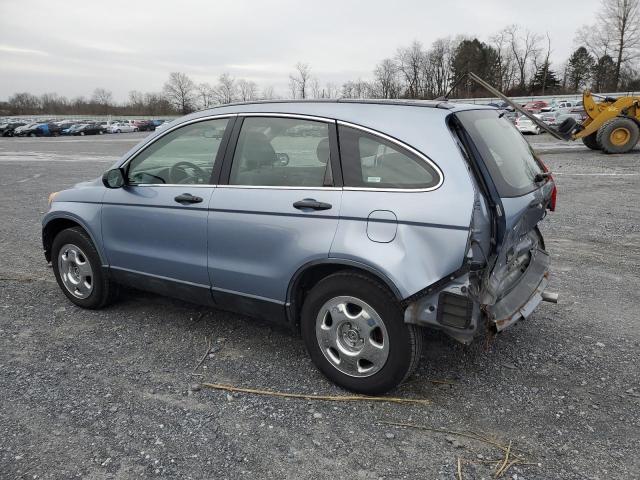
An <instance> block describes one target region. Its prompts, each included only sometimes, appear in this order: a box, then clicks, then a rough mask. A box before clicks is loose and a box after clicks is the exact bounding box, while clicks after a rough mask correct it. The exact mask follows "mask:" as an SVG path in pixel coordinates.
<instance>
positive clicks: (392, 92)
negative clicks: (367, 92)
mask: <svg viewBox="0 0 640 480" xmlns="http://www.w3.org/2000/svg"><path fill="white" fill-rule="evenodd" d="M373 75H374V90H375V96H376V97H380V98H398V97H399V96H400V88H401V85H400V78H399V76H398V65H396V62H394V61H393V60H392V59H390V58H385V59H384V60H382V61H381V62H380V63H379V64H378V65H377V66H376V68H375V70H374V71H373Z"/></svg>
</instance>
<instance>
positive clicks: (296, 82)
mask: <svg viewBox="0 0 640 480" xmlns="http://www.w3.org/2000/svg"><path fill="white" fill-rule="evenodd" d="M575 43H576V45H578V46H577V48H576V49H575V50H574V51H573V52H572V53H571V55H570V56H569V58H568V59H567V60H566V61H565V62H564V63H561V64H557V65H553V64H552V63H551V60H550V58H551V54H552V52H553V45H552V41H551V37H550V36H549V34H548V33H547V34H545V35H540V34H538V33H535V32H532V31H530V30H527V29H523V28H522V27H520V26H518V25H509V26H507V27H505V28H504V29H502V30H500V31H499V32H497V33H495V34H494V35H491V36H490V37H489V38H488V39H486V40H485V41H483V40H481V39H479V38H476V37H469V36H464V35H459V36H456V37H445V38H439V39H437V40H435V41H434V42H433V43H432V44H431V45H430V46H428V47H425V46H424V45H423V44H422V43H421V42H419V41H417V40H416V41H414V42H412V43H411V44H410V45H408V46H402V47H400V48H398V49H397V50H396V52H395V54H394V55H393V56H391V57H389V58H385V59H383V60H381V61H380V62H379V63H378V64H377V65H376V66H375V68H374V69H373V72H372V76H371V78H370V79H365V80H363V79H357V80H349V81H346V82H344V83H343V84H342V85H337V84H334V83H331V82H326V83H321V81H320V80H319V79H318V78H317V77H316V76H315V75H314V74H313V72H312V69H311V67H310V66H309V65H308V64H306V63H302V62H300V63H298V64H297V65H296V66H295V68H294V70H293V72H292V73H291V74H290V75H289V88H288V91H287V92H283V94H282V95H278V94H277V93H276V92H275V90H274V88H273V87H270V86H267V87H263V88H260V87H259V86H258V85H257V84H256V83H255V82H254V81H252V80H247V79H243V78H234V77H233V76H231V75H230V74H229V73H223V74H222V75H220V77H219V78H218V81H217V83H215V84H213V85H212V84H209V83H206V82H204V83H196V82H195V81H194V80H192V79H191V78H190V77H189V76H188V75H187V74H185V73H182V72H172V73H170V74H169V78H168V79H167V81H166V82H165V84H164V87H163V89H162V91H161V92H157V93H143V92H138V91H131V92H129V98H128V100H127V101H125V102H123V103H116V102H114V100H113V95H112V93H111V92H109V91H108V90H106V89H103V88H97V89H95V91H94V92H93V95H92V96H91V97H90V98H88V99H87V98H84V97H78V98H75V99H71V100H69V99H67V98H65V97H61V96H58V95H57V94H55V93H47V94H44V95H40V96H35V95H32V94H30V93H16V94H14V95H13V96H11V97H10V98H9V99H8V101H7V102H4V104H2V103H0V112H1V111H3V112H6V113H8V114H16V115H19V114H38V113H43V114H78V115H82V114H87V115H88V114H113V115H175V114H185V113H189V112H192V111H194V110H197V109H203V108H209V107H212V106H215V105H224V104H229V103H232V102H238V101H240V102H242V101H252V100H269V99H276V98H283V99H286V98H291V99H310V98H318V99H320V98H354V99H356V98H383V99H393V98H408V99H429V98H436V97H439V96H442V95H445V94H446V93H448V92H449V90H450V89H452V92H451V97H452V98H474V97H486V96H488V94H487V92H486V91H484V90H483V89H482V88H481V87H480V86H478V85H476V84H475V83H473V82H472V81H470V80H466V79H465V78H464V75H465V74H466V73H467V72H469V71H472V72H474V73H476V74H477V75H479V76H480V77H482V78H484V79H485V80H486V81H488V82H489V83H490V84H492V85H494V86H495V87H496V88H498V90H500V91H502V92H504V93H506V94H507V95H509V96H524V95H545V94H546V95H550V94H565V93H579V92H581V91H582V90H583V89H585V88H590V89H591V90H592V91H594V92H614V91H632V90H640V72H639V70H638V66H639V65H638V59H639V58H640V0H602V4H601V8H600V11H599V12H598V15H597V22H596V23H594V24H593V25H587V26H583V27H582V28H580V29H579V30H578V31H577V32H576V35H575Z"/></svg>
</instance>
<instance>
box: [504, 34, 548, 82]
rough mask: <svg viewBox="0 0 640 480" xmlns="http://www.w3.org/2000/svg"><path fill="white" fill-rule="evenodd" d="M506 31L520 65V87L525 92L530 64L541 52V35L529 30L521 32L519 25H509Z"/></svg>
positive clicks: (514, 56) (511, 48) (518, 65)
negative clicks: (539, 44)
mask: <svg viewBox="0 0 640 480" xmlns="http://www.w3.org/2000/svg"><path fill="white" fill-rule="evenodd" d="M504 33H505V34H506V36H507V38H508V39H509V48H510V50H511V53H512V54H513V58H514V60H515V62H516V65H517V67H518V73H519V83H518V87H519V89H520V90H521V91H522V92H524V91H525V90H526V88H527V73H528V70H529V67H530V64H531V63H532V60H533V59H534V58H536V56H537V55H538V53H539V46H538V43H539V41H540V37H539V36H538V35H537V34H535V33H532V32H530V31H529V30H525V31H524V32H521V31H520V28H519V27H518V26H517V25H511V26H509V27H507V28H506V29H505V31H504ZM534 70H535V66H534Z"/></svg>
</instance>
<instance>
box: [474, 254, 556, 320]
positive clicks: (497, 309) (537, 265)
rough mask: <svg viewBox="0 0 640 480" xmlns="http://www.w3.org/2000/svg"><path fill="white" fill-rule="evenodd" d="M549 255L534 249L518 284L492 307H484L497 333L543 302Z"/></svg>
mask: <svg viewBox="0 0 640 480" xmlns="http://www.w3.org/2000/svg"><path fill="white" fill-rule="evenodd" d="M548 278H549V254H548V253H547V252H545V251H544V250H540V249H535V250H532V252H531V261H530V262H529V265H528V266H527V270H526V271H525V272H524V273H523V274H522V276H521V277H520V279H519V281H518V283H516V284H515V285H514V286H513V287H512V288H511V290H510V291H509V292H508V293H507V294H506V295H503V296H502V297H501V298H500V299H499V300H498V301H497V302H496V303H495V304H494V305H490V306H487V307H485V311H486V313H487V316H488V319H489V321H490V322H491V323H493V324H494V325H495V327H496V330H497V331H502V330H504V329H505V328H507V327H509V326H510V325H513V324H514V323H515V322H517V321H518V320H521V319H523V318H527V317H528V316H529V315H531V313H532V312H533V311H534V310H535V308H536V307H537V306H538V304H539V303H540V302H541V301H542V300H543V299H542V292H544V289H545V288H546V287H547V284H548V283H549V280H548Z"/></svg>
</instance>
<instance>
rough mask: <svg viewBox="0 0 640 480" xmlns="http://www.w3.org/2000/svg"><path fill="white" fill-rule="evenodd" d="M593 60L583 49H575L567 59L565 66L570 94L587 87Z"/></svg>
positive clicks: (591, 72) (593, 63)
mask: <svg viewBox="0 0 640 480" xmlns="http://www.w3.org/2000/svg"><path fill="white" fill-rule="evenodd" d="M594 65H595V60H594V59H593V57H592V56H591V55H590V54H589V52H588V51H587V49H586V48H585V47H579V48H577V49H576V50H575V51H574V52H573V53H572V54H571V57H569V62H568V65H567V75H568V79H567V80H568V85H567V87H568V88H569V89H570V90H571V91H572V92H577V91H579V90H581V89H582V88H584V87H586V86H587V82H588V81H589V79H590V78H591V75H592V74H593V69H594Z"/></svg>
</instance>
